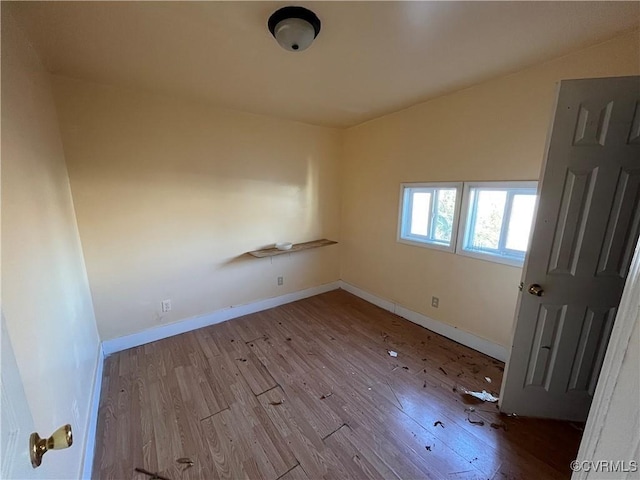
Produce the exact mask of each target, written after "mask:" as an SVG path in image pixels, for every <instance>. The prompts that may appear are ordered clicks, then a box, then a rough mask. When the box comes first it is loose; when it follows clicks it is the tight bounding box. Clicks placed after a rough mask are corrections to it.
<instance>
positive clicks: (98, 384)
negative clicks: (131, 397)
mask: <svg viewBox="0 0 640 480" xmlns="http://www.w3.org/2000/svg"><path fill="white" fill-rule="evenodd" d="M103 370H104V352H103V350H102V345H98V360H97V365H96V372H95V376H94V379H93V391H92V394H91V403H90V404H89V419H88V422H87V435H86V439H85V444H84V459H83V461H82V475H81V477H80V478H82V479H85V480H90V479H91V470H92V469H93V456H94V453H95V449H96V448H95V447H96V431H97V428H98V408H99V406H100V393H101V392H102V372H103Z"/></svg>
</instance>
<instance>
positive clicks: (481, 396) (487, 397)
mask: <svg viewBox="0 0 640 480" xmlns="http://www.w3.org/2000/svg"><path fill="white" fill-rule="evenodd" d="M453 391H454V392H462V393H464V394H466V395H470V396H472V397H474V398H477V399H478V400H482V401H483V402H492V403H495V402H497V401H498V400H499V399H498V397H495V396H493V395H491V394H490V393H489V392H487V391H486V390H482V392H472V391H470V390H467V389H466V388H464V387H459V386H457V385H456V386H454V387H453Z"/></svg>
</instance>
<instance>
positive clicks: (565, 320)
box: [501, 77, 640, 420]
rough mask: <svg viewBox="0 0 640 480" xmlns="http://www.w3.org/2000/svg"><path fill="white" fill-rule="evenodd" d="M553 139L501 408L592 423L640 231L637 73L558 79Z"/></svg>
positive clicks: (639, 79)
mask: <svg viewBox="0 0 640 480" xmlns="http://www.w3.org/2000/svg"><path fill="white" fill-rule="evenodd" d="M548 142H549V144H548V151H547V158H546V165H545V168H544V173H543V175H542V182H541V184H540V198H539V202H538V209H537V216H536V220H535V225H534V229H533V234H532V238H531V245H530V249H529V250H530V251H529V254H528V257H527V260H526V264H525V270H524V273H523V286H524V288H523V291H522V293H521V294H520V298H519V301H518V310H517V312H516V324H515V330H514V337H513V343H512V350H511V355H510V358H509V361H508V364H507V369H506V372H505V380H504V382H503V387H502V394H501V409H502V410H503V411H505V412H515V413H517V414H519V415H527V416H537V417H546V418H557V419H571V420H585V419H586V418H587V414H588V412H589V407H590V405H591V400H592V397H593V393H594V390H595V385H596V382H597V379H598V375H599V373H600V368H601V366H602V361H603V358H604V354H605V351H606V348H607V343H608V341H609V336H610V334H611V329H612V326H613V321H614V319H615V316H616V311H617V308H618V305H619V303H620V298H621V296H622V290H623V287H624V282H625V278H626V276H627V272H628V269H629V264H630V262H631V257H632V255H633V250H634V247H635V245H636V241H637V238H638V231H639V230H640V77H620V78H606V79H587V80H569V81H563V82H561V84H560V89H559V93H558V99H557V106H556V112H555V117H554V120H553V125H552V129H551V133H550V137H549V140H548ZM537 293H541V294H542V296H538V295H537Z"/></svg>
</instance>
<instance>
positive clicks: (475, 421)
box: [467, 410, 484, 427]
mask: <svg viewBox="0 0 640 480" xmlns="http://www.w3.org/2000/svg"><path fill="white" fill-rule="evenodd" d="M473 412H474V410H471V411H468V412H467V420H468V421H469V423H470V424H472V425H478V426H480V427H482V426H484V420H482V419H472V418H471V415H477V414H475V413H473Z"/></svg>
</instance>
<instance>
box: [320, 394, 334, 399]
mask: <svg viewBox="0 0 640 480" xmlns="http://www.w3.org/2000/svg"><path fill="white" fill-rule="evenodd" d="M331 395H333V392H329V393H325V394H324V395H322V396H321V397H320V400H324V399H325V398H329V397H330V396H331Z"/></svg>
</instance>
